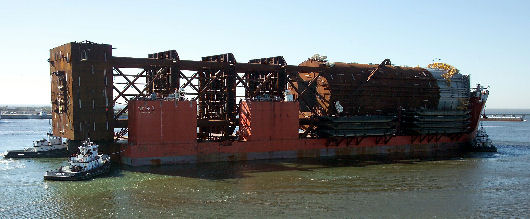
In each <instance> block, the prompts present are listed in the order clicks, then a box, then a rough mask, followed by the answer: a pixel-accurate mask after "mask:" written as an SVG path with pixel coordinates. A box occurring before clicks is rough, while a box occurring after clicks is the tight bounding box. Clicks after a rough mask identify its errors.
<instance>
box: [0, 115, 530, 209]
mask: <svg viewBox="0 0 530 219" xmlns="http://www.w3.org/2000/svg"><path fill="white" fill-rule="evenodd" d="M49 127H50V126H49V124H48V121H47V120H0V152H5V151H7V150H11V149H20V148H22V147H25V146H27V145H30V144H31V142H32V141H33V140H36V139H38V138H42V137H44V136H45V134H46V132H47V131H48V130H49ZM484 127H485V128H486V129H487V132H488V133H489V134H490V136H491V137H492V139H493V141H494V143H496V144H497V145H498V149H499V153H496V154H490V155H484V154H482V155H480V154H475V155H471V156H470V157H466V158H458V159H453V160H442V161H417V160H413V161H403V162H398V163H387V164H381V163H375V162H364V163H356V162H349V161H341V160H339V161H336V160H335V161H333V160H332V161H322V162H316V161H306V162H294V161H293V162H289V161H275V162H271V161H269V162H246V163H220V164H208V165H200V166H183V167H162V168H144V169H136V170H126V169H120V168H119V167H116V168H114V170H113V172H112V173H111V175H110V176H108V177H105V178H96V179H93V180H90V181H85V182H45V181H43V173H44V172H45V171H46V170H50V169H55V168H57V167H58V166H60V165H64V164H66V162H65V161H64V160H63V159H20V160H13V159H4V158H0V218H6V217H7V218H9V217H17V218H19V217H31V218H38V217H61V218H77V217H82V218H85V217H105V218H107V217H117V218H130V217H131V216H132V217H156V218H159V217H163V218H164V217H228V216H230V217H256V216H257V217H286V216H289V217H293V216H294V217H329V216H332V217H340V218H345V217H378V218H379V217H415V218H417V217H422V218H423V217H481V216H487V217H507V216H516V217H528V215H530V207H529V203H530V122H519V123H517V122H486V123H484Z"/></svg>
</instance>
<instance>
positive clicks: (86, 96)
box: [49, 41, 324, 141]
mask: <svg viewBox="0 0 530 219" xmlns="http://www.w3.org/2000/svg"><path fill="white" fill-rule="evenodd" d="M49 62H50V75H51V78H52V85H51V88H52V97H51V99H52V100H51V101H52V108H53V131H54V134H55V135H57V136H62V137H65V138H68V139H70V140H73V141H80V140H83V139H86V138H91V139H93V140H95V141H112V140H113V136H114V131H113V130H114V128H122V129H123V130H122V131H121V134H124V133H125V132H126V128H127V121H126V120H125V119H121V118H122V117H123V116H124V115H126V113H127V110H128V108H127V103H128V101H129V100H131V99H142V98H145V99H147V98H151V97H158V98H164V97H168V96H170V95H174V94H176V93H179V92H181V91H183V90H185V89H188V90H191V92H189V91H187V92H186V93H185V94H183V93H180V94H181V95H184V96H186V98H187V99H191V100H196V101H198V108H199V110H198V114H197V119H198V122H197V123H198V124H197V126H198V128H199V133H198V138H199V140H205V141H207V140H214V141H223V140H227V139H229V138H230V136H231V135H232V134H233V132H234V129H235V127H236V125H237V119H236V117H237V110H238V103H237V102H236V87H238V86H239V87H242V88H244V89H245V92H244V93H245V95H244V97H245V98H257V97H267V98H277V99H281V98H283V96H284V91H285V90H286V89H287V83H288V81H289V74H297V73H298V72H299V71H307V72H319V71H322V70H324V68H318V67H317V68H314V67H299V66H289V65H287V64H286V62H285V60H284V59H283V57H281V56H278V57H271V58H261V59H254V60H250V61H249V62H248V63H237V62H236V59H235V57H234V55H233V54H231V53H227V54H222V55H215V56H207V57H203V58H202V60H201V61H189V60H180V58H179V55H178V53H177V52H176V51H175V50H168V51H164V52H158V53H153V54H149V55H148V57H147V58H128V57H114V56H112V46H111V45H108V44H97V43H93V42H89V41H85V42H72V43H68V44H65V45H62V46H59V47H56V48H54V49H51V50H50V59H49ZM123 69H140V71H139V72H138V73H135V74H130V73H126V72H125V71H124V70H123ZM183 71H186V72H188V74H185V73H184V72H183ZM190 72H191V73H190ZM118 79H123V80H125V82H124V83H118V82H116V83H113V81H118ZM142 83H143V84H144V85H143V86H142ZM120 85H122V86H120ZM119 100H122V101H124V102H125V107H122V108H114V107H115V105H116V103H117V102H118V101H119ZM115 110H116V113H113V112H114V111H115Z"/></svg>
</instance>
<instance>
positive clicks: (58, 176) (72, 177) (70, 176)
mask: <svg viewBox="0 0 530 219" xmlns="http://www.w3.org/2000/svg"><path fill="white" fill-rule="evenodd" d="M61 169H62V167H61V168H59V169H58V170H54V171H46V174H44V180H53V181H80V180H87V179H92V178H94V177H97V176H100V175H103V174H107V173H109V172H110V162H106V163H105V164H104V165H103V166H101V167H99V168H96V169H92V170H89V171H86V172H63V171H61Z"/></svg>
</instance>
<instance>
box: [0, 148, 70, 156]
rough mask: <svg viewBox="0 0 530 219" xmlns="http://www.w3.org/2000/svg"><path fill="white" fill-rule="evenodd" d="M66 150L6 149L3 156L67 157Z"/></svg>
mask: <svg viewBox="0 0 530 219" xmlns="http://www.w3.org/2000/svg"><path fill="white" fill-rule="evenodd" d="M68 155H69V154H68V151H67V150H66V148H65V149H59V150H51V151H38V152H35V151H25V150H12V151H8V152H7V154H6V155H5V156H4V157H5V158H62V157H68Z"/></svg>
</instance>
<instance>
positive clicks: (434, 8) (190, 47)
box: [0, 0, 530, 108]
mask: <svg viewBox="0 0 530 219" xmlns="http://www.w3.org/2000/svg"><path fill="white" fill-rule="evenodd" d="M0 3H1V5H2V6H1V7H0V28H1V34H0V64H1V66H2V68H1V69H0V76H1V77H0V105H7V104H32V105H46V104H50V83H49V82H50V76H49V64H48V62H47V59H48V58H49V49H51V48H53V47H56V46H60V45H62V44H65V43H68V42H73V41H83V40H90V41H93V42H97V43H106V44H111V45H113V47H114V48H116V49H115V50H113V55H114V56H124V57H146V56H147V54H149V53H153V52H158V51H165V50H170V49H175V50H177V52H178V53H179V56H180V58H181V59H185V60H200V58H201V57H203V56H209V55H216V54H222V53H228V52H231V53H233V54H234V55H235V57H236V60H237V61H238V62H243V63H246V62H247V61H248V60H249V59H254V58H262V57H272V56H278V55H281V56H283V57H284V58H285V59H286V61H287V63H288V64H290V65H298V64H299V63H300V62H302V61H304V60H306V59H307V58H308V57H311V56H312V55H313V54H316V53H318V54H321V55H326V56H328V60H329V61H331V62H358V63H380V62H381V61H383V60H384V59H385V58H389V59H390V60H391V61H392V63H393V64H395V65H407V66H418V65H419V66H422V67H425V66H427V65H428V64H429V63H432V61H433V59H441V61H442V62H445V63H448V64H450V65H453V66H455V67H456V68H458V69H459V70H460V72H461V73H463V74H469V75H471V84H472V86H474V85H475V84H477V83H480V84H482V85H489V86H490V97H489V100H488V103H487V107H488V108H530V91H528V90H527V89H526V88H528V87H529V85H530V65H529V63H528V62H529V61H530V43H529V40H530V1H509V0H507V1H406V0H405V1H309V0H306V1H276V0H268V1H231V0H225V1H207V0H201V1H193V2H192V1H162V0H159V1H134V0H132V1H53V0H52V1H12V0H11V1H4V0H0Z"/></svg>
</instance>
